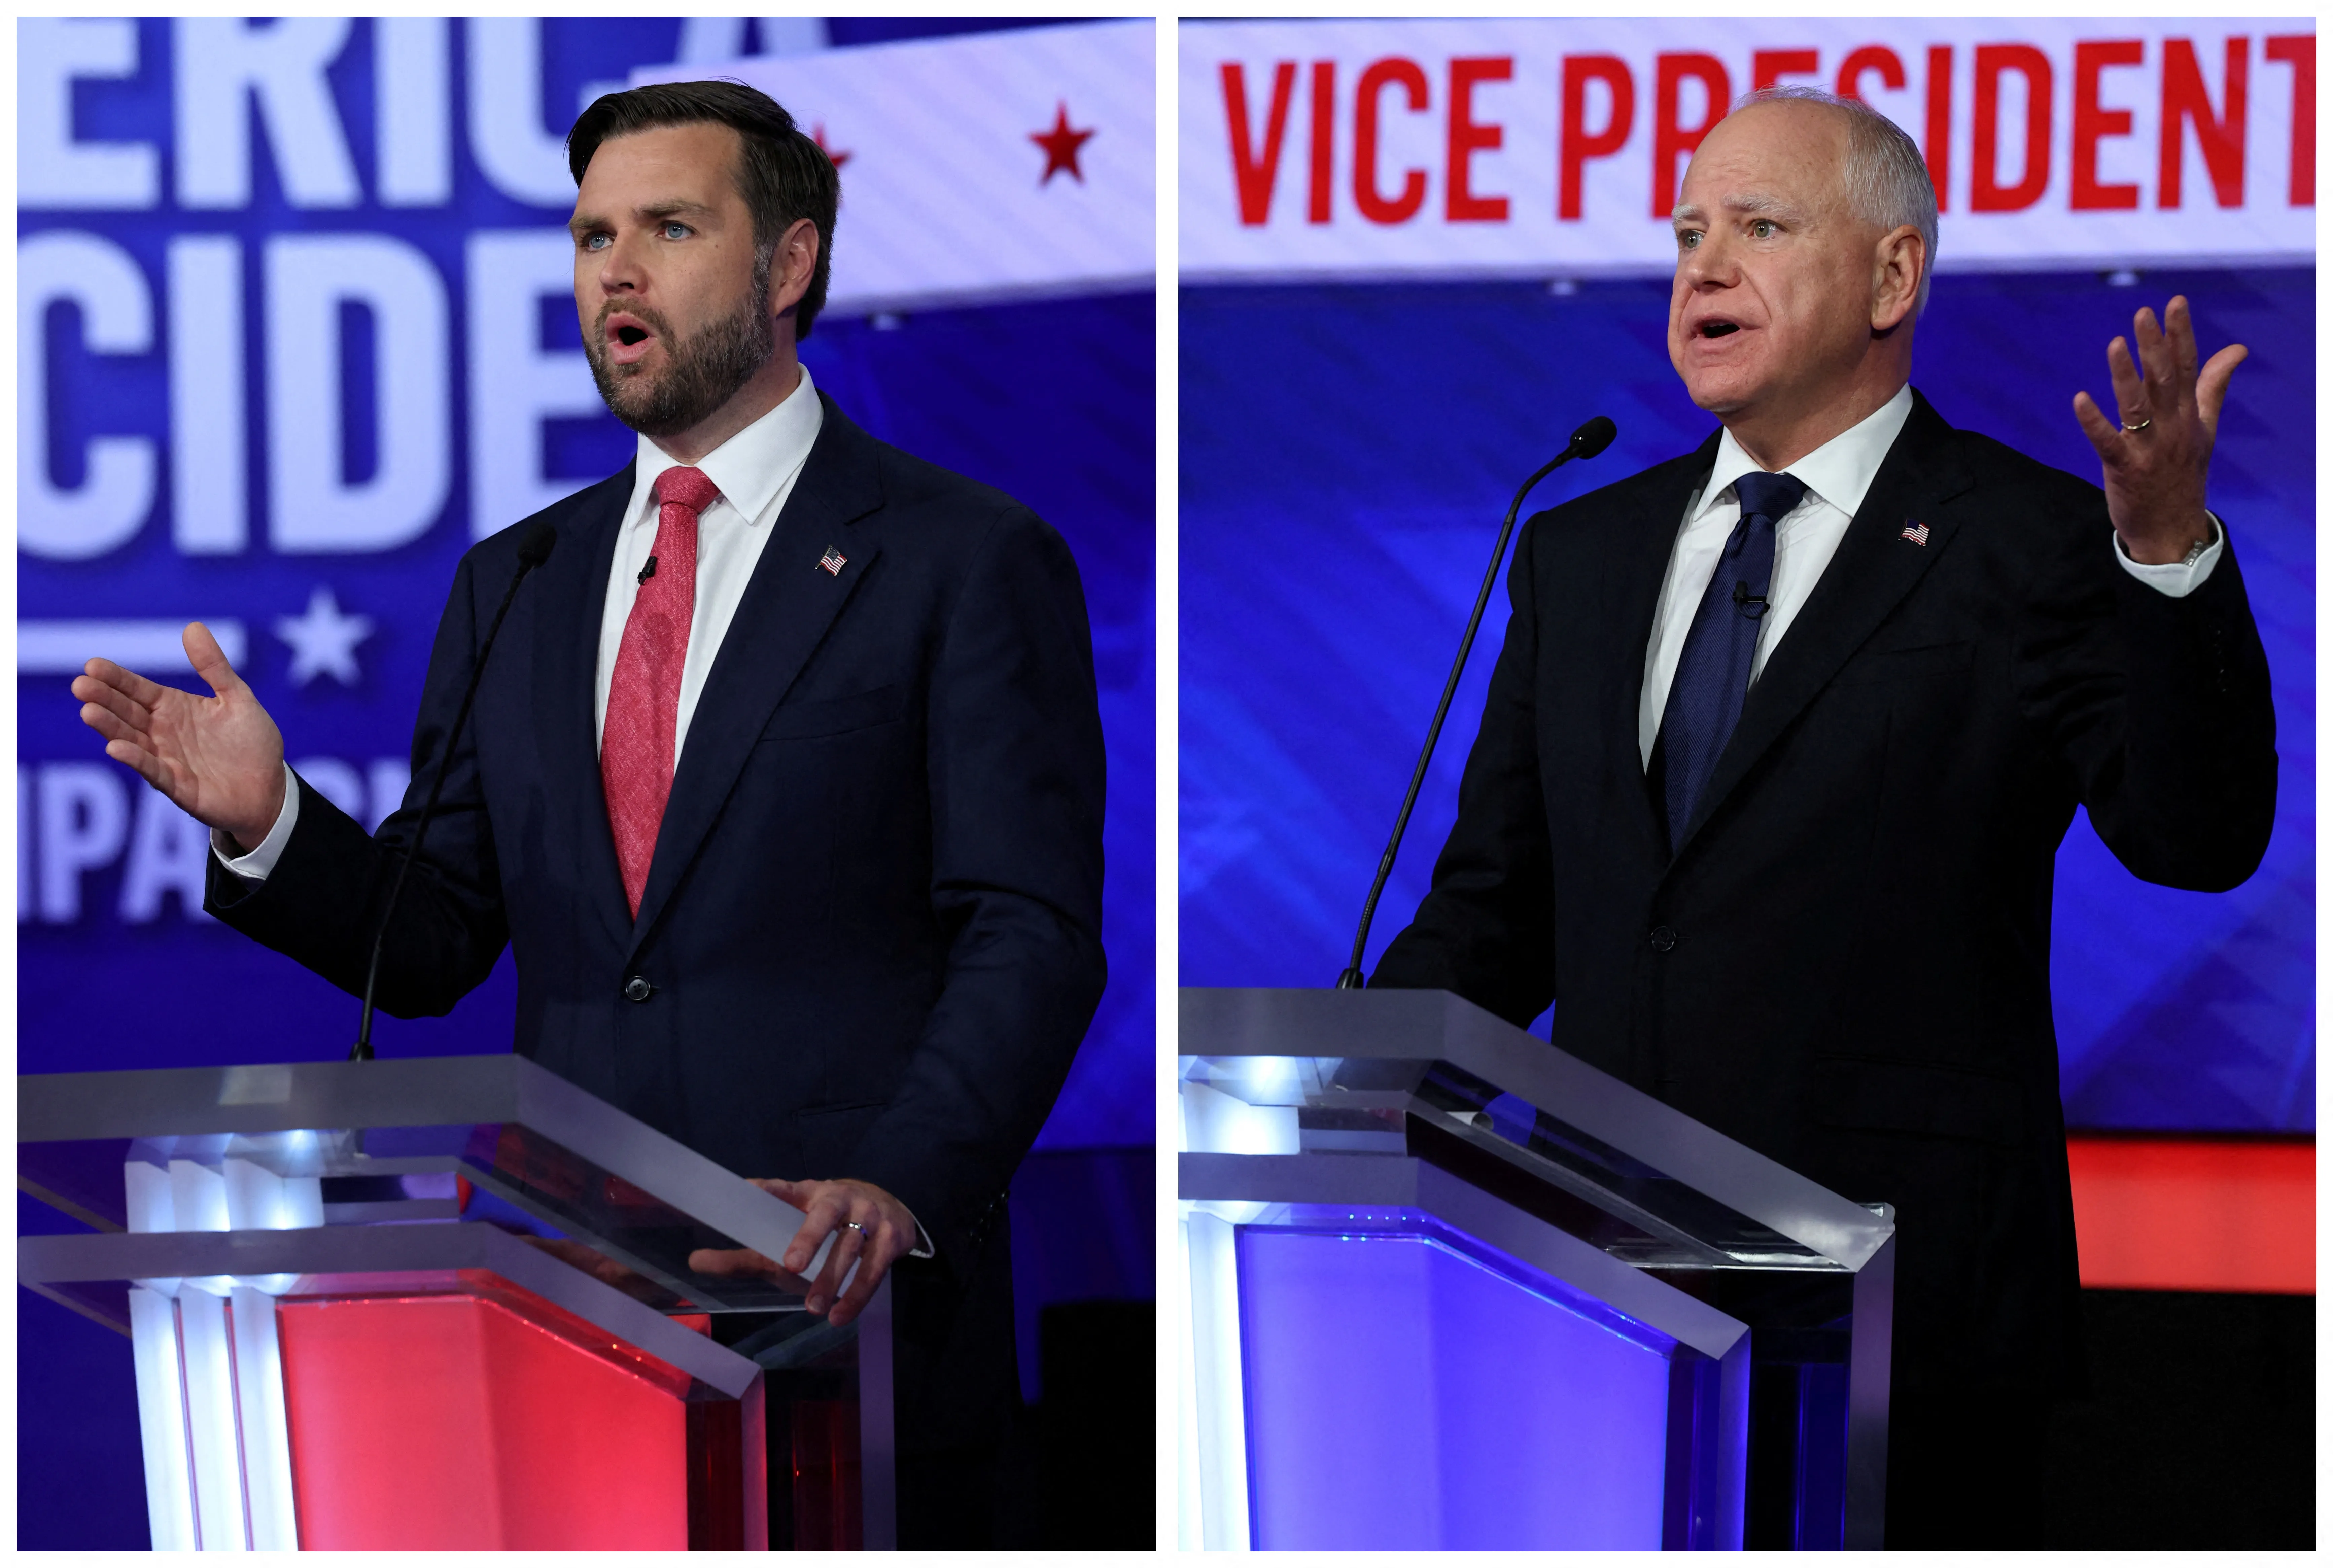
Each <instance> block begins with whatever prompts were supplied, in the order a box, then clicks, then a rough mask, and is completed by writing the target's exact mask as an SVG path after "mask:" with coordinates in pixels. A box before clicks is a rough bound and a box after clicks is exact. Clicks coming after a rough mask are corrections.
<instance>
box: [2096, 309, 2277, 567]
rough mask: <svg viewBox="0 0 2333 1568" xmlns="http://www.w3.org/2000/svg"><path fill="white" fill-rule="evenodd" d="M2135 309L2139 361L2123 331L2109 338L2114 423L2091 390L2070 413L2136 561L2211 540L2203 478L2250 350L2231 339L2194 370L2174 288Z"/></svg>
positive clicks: (2175, 555)
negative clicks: (2100, 471) (2094, 454)
mask: <svg viewBox="0 0 2333 1568" xmlns="http://www.w3.org/2000/svg"><path fill="white" fill-rule="evenodd" d="M2163 320H2164V329H2165V330H2157V328H2156V327H2155V312H2154V311H2150V310H2147V309H2146V308H2145V307H2141V308H2140V310H2139V312H2138V314H2137V315H2136V316H2135V317H2133V318H2132V320H2131V336H2132V337H2134V338H2136V339H2137V340H2138V353H2139V358H2138V359H2137V360H2136V362H2134V361H2133V359H2131V352H2130V345H2129V344H2128V343H2127V342H2126V341H2124V340H2123V339H2120V338H2117V339H2115V340H2114V341H2113V342H2111V343H2109V344H2107V375H2108V376H2110V377H2111V378H2113V381H2114V396H2115V407H2116V409H2117V412H2118V413H2119V414H2120V416H2121V417H2120V419H2119V420H2111V419H2108V418H2107V416H2105V415H2104V414H2102V413H2100V412H2099V411H2098V405H2097V404H2096V403H2093V402H2092V401H2090V395H2089V394H2088V392H2077V393H2075V394H2074V417H2075V418H2077V419H2079V420H2080V421H2081V424H2082V433H2083V434H2084V435H2088V437H2089V438H2090V445H2093V446H2095V447H2097V448H2098V461H2099V463H2100V464H2103V465H2104V466H2105V469H2106V492H2107V516H2108V517H2109V518H2111V519H2113V521H2114V526H2115V531H2116V532H2117V533H2118V534H2120V535H2121V536H2122V542H2123V548H2124V549H2125V550H2128V551H2130V558H2131V559H2133V560H2136V561H2140V562H2143V563H2145V564H2147V565H2150V566H2160V565H2162V564H2164V563H2165V562H2167V561H2175V560H2178V559H2181V558H2183V557H2184V556H2185V555H2186V553H2187V551H2188V550H2189V549H2190V548H2191V547H2193V546H2194V545H2196V544H2200V543H2202V542H2203V540H2208V539H2210V538H2211V537H2212V523H2211V519H2210V518H2209V517H2208V516H2206V515H2205V513H2204V511H2203V477H2204V474H2205V473H2206V471H2208V470H2209V469H2210V467H2211V465H2212V443H2213V440H2214V439H2215V438H2216V437H2217V436H2218V435H2219V430H2220V405H2221V404H2222V403H2223V402H2224V401H2225V400H2226V398H2227V396H2228V380H2229V378H2231V377H2232V376H2233V375H2234V374H2235V373H2236V367H2237V366H2239V365H2241V364H2242V363H2243V362H2244V360H2245V359H2246V357H2247V356H2248V355H2249V354H2250V352H2251V350H2249V349H2246V348H2245V347H2244V346H2243V345H2242V343H2231V344H2229V345H2228V346H2227V347H2226V348H2224V349H2221V350H2220V351H2219V352H2218V353H2216V354H2214V355H2213V356H2212V362H2211V363H2210V364H2208V365H2206V366H2204V367H2203V375H2202V377H2201V378H2198V377H2197V376H2196V374H2195V326H2194V322H2193V321H2192V320H2189V319H2188V314H2187V300H2186V297H2185V296H2184V295H2177V296H2175V297H2174V298H2173V299H2172V301H2171V303H2170V304H2169V305H2168V306H2166V307H2165V309H2164V312H2163Z"/></svg>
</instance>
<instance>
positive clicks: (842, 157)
mask: <svg viewBox="0 0 2333 1568" xmlns="http://www.w3.org/2000/svg"><path fill="white" fill-rule="evenodd" d="M810 139H811V140H812V141H814V142H816V143H818V150H819V151H821V152H822V153H824V154H826V161H827V162H829V163H830V164H832V165H833V166H834V167H835V170H836V172H838V173H840V171H841V168H842V166H843V165H844V164H846V163H849V162H850V154H849V153H847V152H837V151H835V150H834V148H830V147H829V146H827V145H826V127H825V125H824V124H823V123H820V124H816V125H812V126H811V128H810Z"/></svg>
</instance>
